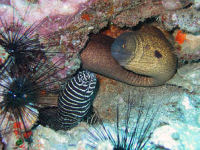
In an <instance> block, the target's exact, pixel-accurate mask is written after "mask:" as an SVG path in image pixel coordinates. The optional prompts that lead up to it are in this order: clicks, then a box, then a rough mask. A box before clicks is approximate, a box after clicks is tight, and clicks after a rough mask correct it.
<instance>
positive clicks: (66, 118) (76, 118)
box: [58, 70, 97, 129]
mask: <svg viewBox="0 0 200 150" xmlns="http://www.w3.org/2000/svg"><path fill="white" fill-rule="evenodd" d="M96 87H97V79H96V76H95V74H94V73H91V72H89V71H87V70H83V71H80V72H78V74H77V75H75V76H74V77H73V78H72V79H70V80H69V81H68V82H67V84H66V86H65V89H64V90H63V91H62V92H61V93H60V96H59V99H58V122H59V123H60V125H61V126H62V127H61V128H62V129H69V128H72V127H74V126H76V125H77V124H78V122H80V121H81V120H82V119H83V118H84V117H85V116H86V114H87V113H88V111H89V109H90V108H91V105H92V101H93V99H94V95H95V89H96Z"/></svg>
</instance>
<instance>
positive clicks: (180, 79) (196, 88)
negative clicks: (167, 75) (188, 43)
mask: <svg viewBox="0 0 200 150" xmlns="http://www.w3.org/2000/svg"><path fill="white" fill-rule="evenodd" d="M168 83H169V84H172V85H176V86H180V87H182V88H183V89H187V90H188V91H190V92H194V93H198V94H200V63H191V64H187V65H185V66H183V67H181V68H179V69H178V71H177V73H176V75H175V76H174V77H173V78H172V79H171V80H169V81H168Z"/></svg>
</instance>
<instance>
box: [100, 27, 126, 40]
mask: <svg viewBox="0 0 200 150" xmlns="http://www.w3.org/2000/svg"><path fill="white" fill-rule="evenodd" d="M123 32H125V30H123V29H120V28H119V27H117V26H115V25H111V26H110V27H109V28H108V29H107V30H105V31H103V32H102V33H103V34H104V35H107V36H110V37H112V38H116V37H118V36H119V35H120V34H121V33H123Z"/></svg>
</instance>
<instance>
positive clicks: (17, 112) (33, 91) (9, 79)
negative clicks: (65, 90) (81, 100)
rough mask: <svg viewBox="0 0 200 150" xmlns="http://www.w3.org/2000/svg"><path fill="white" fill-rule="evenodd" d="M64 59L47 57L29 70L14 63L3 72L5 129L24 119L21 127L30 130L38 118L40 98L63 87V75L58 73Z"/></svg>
mask: <svg viewBox="0 0 200 150" xmlns="http://www.w3.org/2000/svg"><path fill="white" fill-rule="evenodd" d="M60 61H61V60H58V61H57V62H55V63H52V62H51V61H50V59H48V58H47V57H45V58H41V59H39V58H38V59H37V61H36V62H35V64H31V65H30V67H31V68H29V70H30V71H29V72H26V70H24V71H23V70H21V68H20V69H19V68H18V65H16V64H14V65H12V70H9V69H8V68H6V69H5V70H4V71H3V73H1V76H0V126H1V129H0V130H1V133H2V134H4V133H5V132H6V130H8V129H10V127H12V125H11V124H12V123H14V122H22V124H23V125H22V127H20V130H22V131H26V130H29V129H30V128H31V126H32V125H33V124H34V123H35V122H36V120H37V116H38V111H37V109H36V108H37V106H38V105H39V101H38V100H39V98H40V97H42V96H45V95H44V94H43V93H42V91H45V93H52V92H55V91H58V90H59V83H58V82H59V79H58V78H56V77H54V75H55V74H56V73H58V72H59V71H60V70H61V68H59V67H58V66H60V64H61V62H60Z"/></svg>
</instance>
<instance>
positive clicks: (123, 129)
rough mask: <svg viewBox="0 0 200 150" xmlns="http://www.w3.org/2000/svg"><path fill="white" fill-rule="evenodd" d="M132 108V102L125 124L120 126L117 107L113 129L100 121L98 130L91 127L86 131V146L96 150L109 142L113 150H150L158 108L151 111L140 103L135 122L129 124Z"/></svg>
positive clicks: (128, 108) (128, 107) (149, 107)
mask: <svg viewBox="0 0 200 150" xmlns="http://www.w3.org/2000/svg"><path fill="white" fill-rule="evenodd" d="M132 107H133V105H132V102H130V101H129V102H128V106H127V112H126V118H125V122H124V123H123V124H122V123H121V122H120V118H119V106H117V115H116V124H115V129H113V127H111V126H109V125H106V124H105V123H104V122H103V121H102V120H100V122H101V125H100V128H99V127H95V126H92V129H88V132H89V138H88V146H89V147H91V148H92V149H97V147H98V148H99V147H101V146H103V145H101V144H102V143H103V142H107V143H106V145H108V142H109V143H110V145H111V146H112V148H113V150H144V149H147V150H149V149H152V148H153V146H151V145H148V144H149V140H150V138H151V134H152V133H153V130H154V128H155V126H156V123H155V121H154V119H155V118H156V114H157V113H158V108H157V109H156V110H153V111H152V110H151V108H152V105H149V106H148V107H144V106H143V105H142V102H141V104H140V106H139V108H138V110H137V115H136V118H135V121H134V123H133V122H132V123H131V122H130V121H131V120H132V119H131V117H130V115H131V112H132ZM147 145H148V146H147Z"/></svg>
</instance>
